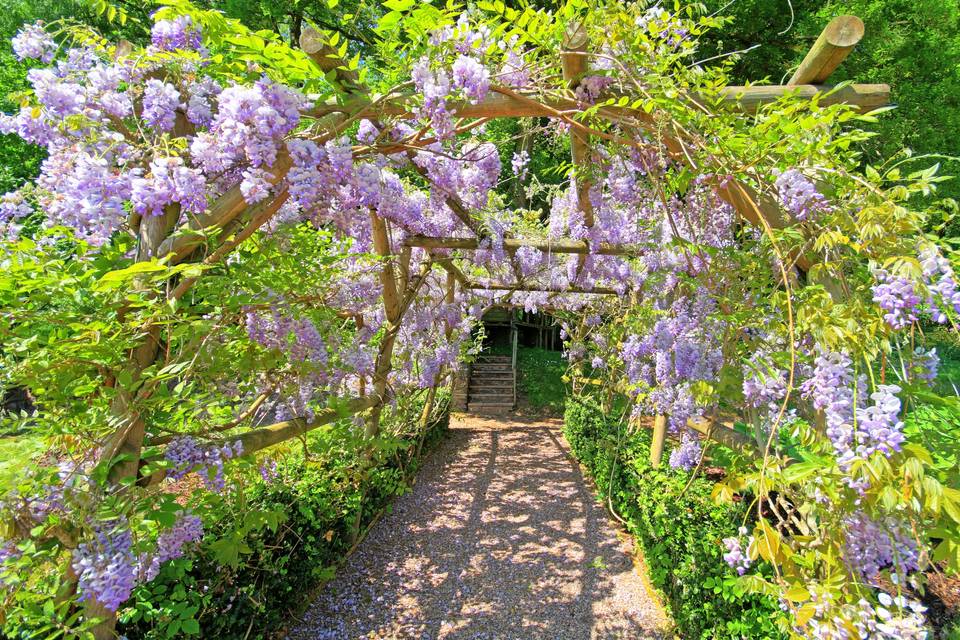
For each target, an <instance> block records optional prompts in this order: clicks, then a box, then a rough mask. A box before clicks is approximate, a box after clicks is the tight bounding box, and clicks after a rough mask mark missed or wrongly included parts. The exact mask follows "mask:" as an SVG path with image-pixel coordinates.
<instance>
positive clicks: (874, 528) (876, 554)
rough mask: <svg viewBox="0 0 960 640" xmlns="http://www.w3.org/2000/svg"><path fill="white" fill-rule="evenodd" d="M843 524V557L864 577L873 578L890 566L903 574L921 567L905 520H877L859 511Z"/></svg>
mask: <svg viewBox="0 0 960 640" xmlns="http://www.w3.org/2000/svg"><path fill="white" fill-rule="evenodd" d="M844 525H845V534H846V538H845V541H844V558H845V559H846V561H847V564H848V565H850V567H851V568H852V569H854V570H855V571H856V572H857V573H859V574H860V575H861V576H862V577H863V578H865V579H867V580H872V579H874V578H876V576H877V575H878V574H879V573H880V571H881V570H882V569H885V568H887V567H894V568H895V569H896V570H897V572H898V573H899V574H901V575H905V574H908V573H912V572H914V571H918V570H919V569H920V549H919V546H918V544H917V541H916V540H915V539H914V538H913V536H912V535H911V534H910V531H909V528H908V527H907V526H906V524H905V523H903V522H901V521H898V520H896V519H895V518H892V517H887V518H883V519H880V520H875V519H873V518H871V517H870V516H868V515H867V514H865V513H864V512H862V511H858V512H856V513H855V514H853V515H852V516H850V517H848V518H846V520H845V521H844Z"/></svg>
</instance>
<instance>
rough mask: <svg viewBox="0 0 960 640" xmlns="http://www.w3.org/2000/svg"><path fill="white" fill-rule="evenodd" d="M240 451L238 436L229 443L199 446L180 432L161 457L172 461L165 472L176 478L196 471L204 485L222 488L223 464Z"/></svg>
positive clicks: (215, 489) (208, 487) (223, 484)
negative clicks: (170, 466)
mask: <svg viewBox="0 0 960 640" xmlns="http://www.w3.org/2000/svg"><path fill="white" fill-rule="evenodd" d="M241 455H243V444H242V443H241V442H240V441H239V440H237V441H236V442H234V443H233V444H232V445H231V444H224V445H222V446H219V447H217V446H209V447H205V446H202V445H201V444H200V443H199V442H198V441H197V440H196V438H193V437H191V436H179V437H177V438H175V439H174V440H173V441H172V442H170V444H169V445H167V449H166V451H165V452H164V457H165V458H166V459H167V460H168V461H169V462H170V463H171V464H172V468H171V469H170V470H169V472H168V475H169V477H171V478H172V479H174V480H179V479H180V478H183V477H184V476H185V475H187V474H188V473H191V472H197V473H199V474H200V476H201V477H202V478H203V482H204V485H206V487H207V489H209V490H211V491H217V492H221V491H223V490H224V489H225V488H226V481H225V479H224V476H223V466H224V463H225V462H226V461H227V460H230V459H231V458H236V457H239V456H241Z"/></svg>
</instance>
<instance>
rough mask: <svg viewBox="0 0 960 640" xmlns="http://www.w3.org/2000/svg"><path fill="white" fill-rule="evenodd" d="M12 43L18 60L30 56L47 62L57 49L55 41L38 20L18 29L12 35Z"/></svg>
mask: <svg viewBox="0 0 960 640" xmlns="http://www.w3.org/2000/svg"><path fill="white" fill-rule="evenodd" d="M12 44H13V52H14V53H15V54H16V56H17V59H18V60H27V59H31V58H32V59H35V60H39V61H40V62H44V63H48V64H49V63H50V62H52V61H53V56H54V54H55V53H56V51H57V43H56V42H54V41H53V38H52V37H51V36H50V34H48V33H47V32H46V31H45V30H44V28H43V26H42V25H41V24H40V23H39V22H37V23H34V24H30V25H25V26H24V27H23V28H22V29H20V31H18V32H17V35H15V36H14V37H13V40H12Z"/></svg>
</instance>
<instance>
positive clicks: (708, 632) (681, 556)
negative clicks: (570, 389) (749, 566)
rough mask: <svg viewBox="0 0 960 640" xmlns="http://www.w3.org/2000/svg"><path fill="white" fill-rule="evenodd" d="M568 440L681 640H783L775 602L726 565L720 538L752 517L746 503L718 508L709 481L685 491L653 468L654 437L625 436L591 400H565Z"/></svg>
mask: <svg viewBox="0 0 960 640" xmlns="http://www.w3.org/2000/svg"><path fill="white" fill-rule="evenodd" d="M564 435H565V436H566V438H567V441H568V442H569V443H570V447H571V449H572V450H573V452H574V454H575V455H576V457H577V458H578V459H579V460H580V462H581V463H582V464H583V465H584V466H586V467H587V469H588V470H589V472H590V474H591V475H592V476H593V478H594V480H595V482H596V484H597V487H598V489H599V492H600V497H601V498H603V499H604V501H606V500H608V499H610V501H611V502H612V503H613V506H614V508H615V509H616V511H617V513H618V514H619V515H620V516H621V517H622V518H623V519H624V520H625V521H626V522H627V524H628V527H629V530H630V532H631V533H632V534H633V535H634V536H635V537H636V539H637V540H638V541H639V543H640V545H641V546H642V548H643V552H644V556H645V559H646V562H647V566H648V568H649V571H650V579H651V581H652V582H653V584H654V585H655V586H656V587H657V588H658V589H659V590H660V591H661V593H662V594H663V596H664V597H665V599H666V602H667V604H668V605H669V607H670V611H671V613H672V614H673V619H674V621H675V622H676V625H677V633H678V635H679V637H681V638H684V639H685V640H696V639H702V640H706V639H711V640H714V639H716V640H719V639H731V640H732V639H734V638H736V639H743V638H764V639H767V638H780V637H781V635H780V632H779V631H778V630H777V627H776V624H775V620H776V618H777V616H778V614H779V613H780V612H779V609H778V608H777V605H776V603H775V602H773V601H771V600H770V599H768V598H766V597H764V596H757V595H753V594H747V593H745V592H744V591H743V589H742V588H741V587H740V585H739V583H738V580H737V576H736V574H735V573H734V572H733V571H732V570H731V569H730V568H729V567H728V566H727V564H726V563H725V562H724V560H723V553H724V547H723V545H722V540H723V538H726V537H729V536H733V535H736V531H737V528H738V527H740V526H741V525H742V524H744V521H745V519H747V514H746V507H745V506H744V504H743V503H742V502H741V503H734V504H716V503H714V501H713V500H712V499H711V496H710V494H711V490H712V488H713V483H712V482H711V481H710V480H708V479H706V478H703V477H699V478H697V479H695V480H694V481H693V482H692V483H690V486H689V487H687V486H686V485H687V483H688V481H689V477H690V476H689V474H687V473H682V472H674V471H672V470H670V469H669V468H668V467H665V468H663V469H653V468H651V467H650V465H649V464H648V462H647V461H648V459H649V453H650V438H649V432H648V431H646V430H642V431H640V432H638V433H635V434H627V433H626V429H625V427H620V426H618V424H617V422H616V420H614V419H612V418H611V417H610V416H609V415H608V414H606V413H604V412H602V411H601V410H600V408H599V407H598V406H597V405H596V404H594V403H592V402H591V401H589V400H584V399H581V398H569V399H568V400H567V408H566V413H565V416H564Z"/></svg>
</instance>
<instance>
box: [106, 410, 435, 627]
mask: <svg viewBox="0 0 960 640" xmlns="http://www.w3.org/2000/svg"><path fill="white" fill-rule="evenodd" d="M447 400H448V398H446V397H442V398H441V397H438V407H439V408H442V410H438V413H437V417H436V418H435V420H434V422H433V423H432V424H431V425H430V427H429V429H428V431H427V433H426V434H423V445H422V448H421V446H419V444H418V440H419V438H418V437H417V435H416V434H413V433H411V434H410V435H409V436H407V437H405V438H396V439H395V438H390V437H386V438H384V439H383V442H382V443H381V445H382V446H381V447H380V453H379V456H378V458H377V460H376V462H375V463H374V465H373V467H372V468H371V469H370V470H369V472H368V473H361V472H360V471H359V470H360V469H362V468H363V464H364V463H363V462H362V460H361V459H360V458H361V455H362V454H360V453H358V450H359V447H357V446H355V444H356V443H353V442H350V441H345V440H343V439H342V438H339V439H338V438H337V437H336V436H331V437H328V438H327V440H324V441H322V442H312V443H311V450H312V454H311V457H310V460H309V461H307V460H304V458H303V456H302V455H289V456H288V457H287V458H286V459H285V460H284V461H283V462H282V463H281V464H280V467H279V469H278V472H279V474H280V477H279V478H278V479H276V480H275V481H272V482H262V481H261V480H260V479H259V478H258V479H257V480H256V481H255V482H254V483H253V484H252V486H248V487H246V489H245V490H244V491H243V497H244V500H243V501H241V503H240V504H237V502H236V501H231V503H230V504H227V503H224V504H223V506H222V509H223V512H222V515H221V516H220V518H219V520H218V522H216V523H213V524H211V523H207V529H208V533H207V535H206V536H205V538H204V544H203V546H202V547H201V549H200V550H198V552H197V553H196V554H195V555H194V556H193V557H192V558H190V559H187V558H183V559H180V560H174V561H171V562H167V563H165V564H164V566H163V567H162V569H161V573H160V575H159V576H158V577H157V578H156V579H155V580H153V581H152V582H150V583H148V584H146V585H142V586H140V587H138V588H137V590H136V591H135V592H134V599H133V600H131V601H130V602H128V603H127V607H126V608H125V609H123V610H121V618H120V622H121V623H120V626H119V628H118V631H119V632H120V633H121V634H125V635H126V636H128V637H130V638H142V639H145V640H157V639H159V638H173V637H185V636H188V635H197V636H198V637H203V638H219V639H221V640H230V639H238V640H239V639H241V638H249V639H250V640H254V639H257V638H267V637H273V636H275V635H276V633H277V632H278V631H280V630H282V629H283V625H284V623H285V622H286V621H287V620H288V619H289V617H290V615H291V614H292V613H296V612H299V611H301V610H302V609H303V608H304V607H306V606H307V605H309V603H310V601H311V597H310V594H311V593H312V592H313V591H315V590H316V589H317V588H318V587H319V586H320V585H322V584H323V583H324V582H325V581H327V580H329V579H330V578H332V577H333V575H334V574H335V572H336V569H337V567H338V566H339V565H340V563H341V562H342V561H343V560H344V558H345V556H346V554H347V553H348V552H349V551H350V550H351V548H352V547H353V545H354V542H355V539H356V534H357V532H358V531H363V530H365V529H366V528H367V526H368V525H370V524H371V523H372V522H373V521H374V519H375V518H376V517H377V516H378V515H379V514H380V513H382V512H383V510H384V509H387V508H389V505H390V502H391V501H392V499H393V498H394V497H396V496H398V495H401V494H403V493H405V492H406V491H407V490H408V488H409V482H408V481H409V479H410V478H411V477H412V476H413V474H414V473H415V472H416V470H417V469H418V468H419V466H420V463H421V462H422V460H423V452H426V451H429V450H430V448H432V447H433V446H434V445H435V444H436V443H437V442H438V441H439V440H441V439H442V438H443V437H444V435H445V433H446V430H447V428H448V426H449V403H448V402H447ZM411 404H413V405H419V406H422V402H419V403H411ZM419 406H414V407H413V408H412V409H411V410H410V411H408V412H407V415H406V416H394V421H401V422H400V423H401V424H408V423H410V422H411V421H412V419H413V416H416V415H417V414H418V411H417V410H418V409H419ZM317 448H319V449H320V452H317V451H316V449H317ZM418 453H419V454H420V455H419V456H418V455H417V454H418ZM231 554H238V555H237V559H238V562H237V563H236V564H235V566H231V565H230V563H225V562H224V556H230V555H231Z"/></svg>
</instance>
